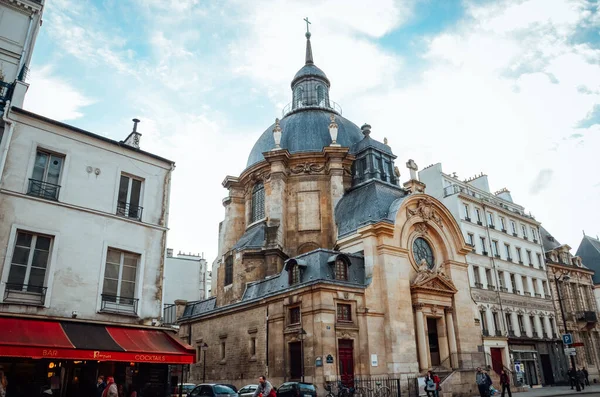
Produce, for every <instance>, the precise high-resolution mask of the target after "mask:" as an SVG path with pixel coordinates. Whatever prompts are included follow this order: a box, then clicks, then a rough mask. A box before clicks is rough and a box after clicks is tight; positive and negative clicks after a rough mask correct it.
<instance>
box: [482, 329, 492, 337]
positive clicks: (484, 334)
mask: <svg viewBox="0 0 600 397" xmlns="http://www.w3.org/2000/svg"><path fill="white" fill-rule="evenodd" d="M481 334H482V335H483V336H490V331H488V330H487V329H482V330H481Z"/></svg>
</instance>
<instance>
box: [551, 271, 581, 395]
mask: <svg viewBox="0 0 600 397" xmlns="http://www.w3.org/2000/svg"><path fill="white" fill-rule="evenodd" d="M553 277H554V285H556V293H557V295H558V306H559V307H560V315H561V317H562V320H563V327H564V328H565V333H567V332H568V331H567V318H566V317H565V310H564V309H563V302H562V296H561V293H560V287H559V285H558V282H559V281H561V282H563V281H564V282H566V281H569V280H570V279H571V277H570V276H569V275H568V274H567V273H564V272H563V273H561V274H560V277H556V274H554V275H553ZM568 346H569V347H570V346H571V345H568ZM569 354H570V353H569ZM570 357H571V371H573V372H572V374H573V377H574V378H575V387H576V388H577V391H581V387H580V386H579V380H578V379H577V369H576V368H575V357H574V356H570Z"/></svg>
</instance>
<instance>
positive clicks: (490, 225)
mask: <svg viewBox="0 0 600 397" xmlns="http://www.w3.org/2000/svg"><path fill="white" fill-rule="evenodd" d="M488 227H489V228H492V229H496V226H494V225H493V224H489V225H488Z"/></svg>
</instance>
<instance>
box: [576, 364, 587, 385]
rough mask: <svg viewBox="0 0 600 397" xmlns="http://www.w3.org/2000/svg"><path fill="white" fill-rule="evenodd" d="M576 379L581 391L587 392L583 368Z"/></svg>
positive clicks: (579, 370)
mask: <svg viewBox="0 0 600 397" xmlns="http://www.w3.org/2000/svg"><path fill="white" fill-rule="evenodd" d="M576 378H577V382H579V385H580V386H581V390H585V375H584V374H583V371H582V370H581V368H579V369H578V370H577V375H576Z"/></svg>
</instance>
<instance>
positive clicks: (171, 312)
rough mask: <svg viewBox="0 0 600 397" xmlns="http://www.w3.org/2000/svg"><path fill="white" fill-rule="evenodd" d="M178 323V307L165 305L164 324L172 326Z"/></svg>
mask: <svg viewBox="0 0 600 397" xmlns="http://www.w3.org/2000/svg"><path fill="white" fill-rule="evenodd" d="M175 321H177V307H176V306H175V305H174V304H170V305H169V304H165V305H164V308H163V324H164V325H171V324H175Z"/></svg>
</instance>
